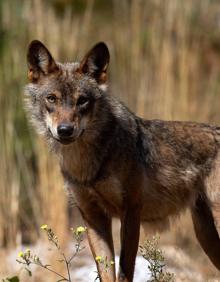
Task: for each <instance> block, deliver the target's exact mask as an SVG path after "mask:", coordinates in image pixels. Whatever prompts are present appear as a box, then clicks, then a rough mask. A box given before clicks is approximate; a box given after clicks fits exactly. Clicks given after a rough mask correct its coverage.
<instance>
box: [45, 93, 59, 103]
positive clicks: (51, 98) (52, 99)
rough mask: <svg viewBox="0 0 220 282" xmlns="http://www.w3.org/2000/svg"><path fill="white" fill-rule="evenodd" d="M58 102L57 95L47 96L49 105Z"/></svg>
mask: <svg viewBox="0 0 220 282" xmlns="http://www.w3.org/2000/svg"><path fill="white" fill-rule="evenodd" d="M56 100H57V97H56V96H55V95H48V96H47V101H48V102H49V103H55V102H56Z"/></svg>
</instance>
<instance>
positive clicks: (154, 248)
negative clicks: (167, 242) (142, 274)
mask: <svg viewBox="0 0 220 282" xmlns="http://www.w3.org/2000/svg"><path fill="white" fill-rule="evenodd" d="M158 240H159V237H158V236H154V237H153V238H152V239H151V240H146V241H145V242H144V244H143V245H142V246H140V252H141V254H142V256H143V257H144V258H145V259H146V260H147V261H148V263H149V265H148V269H149V271H150V275H151V278H150V279H149V280H147V282H174V274H172V273H169V272H166V271H165V262H164V261H165V259H164V256H163V252H162V251H161V250H160V249H159V248H158Z"/></svg>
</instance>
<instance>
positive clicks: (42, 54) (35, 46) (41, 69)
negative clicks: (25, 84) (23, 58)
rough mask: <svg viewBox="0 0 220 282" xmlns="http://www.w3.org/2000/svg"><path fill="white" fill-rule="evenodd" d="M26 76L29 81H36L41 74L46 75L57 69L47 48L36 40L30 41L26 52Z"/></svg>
mask: <svg viewBox="0 0 220 282" xmlns="http://www.w3.org/2000/svg"><path fill="white" fill-rule="evenodd" d="M27 61H28V69H29V72H28V77H29V79H30V81H32V82H34V81H37V80H38V79H39V78H40V76H41V75H48V74H49V73H52V72H54V71H57V70H58V66H57V65H56V63H55V61H54V59H53V57H52V56H51V54H50V52H49V51H48V50H47V48H46V47H45V46H44V45H43V43H41V42H40V41H38V40H34V41H32V42H31V43H30V45H29V47H28V52H27Z"/></svg>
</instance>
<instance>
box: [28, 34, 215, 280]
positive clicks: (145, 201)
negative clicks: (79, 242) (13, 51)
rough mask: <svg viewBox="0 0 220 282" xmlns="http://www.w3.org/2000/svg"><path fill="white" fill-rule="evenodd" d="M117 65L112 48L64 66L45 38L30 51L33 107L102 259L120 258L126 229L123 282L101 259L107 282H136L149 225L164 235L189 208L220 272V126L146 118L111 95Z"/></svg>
mask: <svg viewBox="0 0 220 282" xmlns="http://www.w3.org/2000/svg"><path fill="white" fill-rule="evenodd" d="M109 59H110V55H109V50H108V48H107V46H106V44H105V43H103V42H100V43H97V44H96V45H95V46H94V47H93V48H92V49H91V50H90V51H89V52H88V53H87V54H86V55H85V56H84V58H83V59H82V60H81V62H79V63H65V64H62V63H59V62H56V61H55V60H54V58H53V57H52V55H51V53H50V52H49V51H48V49H47V48H46V47H45V46H44V45H43V43H41V42H40V41H38V40H34V41H32V42H31V43H30V45H29V47H28V52H27V61H28V78H29V83H28V85H27V86H26V105H27V109H28V112H29V114H30V117H31V119H32V122H33V124H34V125H35V127H36V129H37V130H38V131H39V132H40V133H41V134H43V135H44V136H45V138H46V139H47V141H48V143H49V145H50V147H51V148H52V150H53V151H54V152H55V153H56V154H57V155H58V159H59V163H60V167H61V172H62V174H63V177H64V180H65V182H66V184H67V185H68V187H69V189H70V190H71V191H73V194H74V197H75V201H76V203H77V206H78V209H79V210H80V212H81V214H82V217H83V219H84V220H85V224H86V226H87V228H88V239H89V244H90V248H91V251H92V254H93V256H94V258H96V257H97V256H101V257H103V258H107V260H108V261H111V260H114V246H113V239H112V218H113V217H118V218H119V219H120V221H121V231H120V239H121V251H120V260H119V271H118V275H117V278H116V273H115V266H114V265H112V266H111V267H110V268H109V270H108V271H107V272H106V271H103V269H102V267H101V265H100V263H99V262H98V261H96V264H97V269H98V272H99V276H100V279H101V281H104V282H112V281H127V282H131V281H133V273H134V267H135V258H136V254H137V250H138V243H139V233H140V226H141V224H142V225H143V226H149V227H152V228H154V227H155V226H156V227H157V228H159V229H161V230H163V229H164V228H166V227H167V223H169V222H170V220H172V218H174V217H176V216H178V215H179V214H180V213H181V212H182V211H184V210H185V209H186V208H189V209H190V211H191V215H192V220H193V223H194V229H195V233H196V236H197V238H198V241H199V242H200V245H201V246H202V248H203V250H204V251H205V253H206V254H207V255H208V257H209V258H210V260H211V261H212V263H213V264H214V265H215V266H216V267H217V268H218V269H220V239H219V234H220V233H219V232H220V127H218V126H213V125H208V124H203V123H195V122H182V121H162V120H144V119H142V118H140V117H138V116H137V115H135V114H134V113H133V112H131V111H130V110H129V109H128V108H127V107H126V106H125V105H124V104H123V103H121V102H120V101H119V100H118V99H117V98H115V97H113V96H112V95H110V94H109V93H108V88H107V84H108V81H107V68H108V65H109Z"/></svg>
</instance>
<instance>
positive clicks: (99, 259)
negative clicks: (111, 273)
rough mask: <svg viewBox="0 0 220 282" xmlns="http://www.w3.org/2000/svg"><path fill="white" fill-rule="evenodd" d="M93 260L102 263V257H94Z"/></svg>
mask: <svg viewBox="0 0 220 282" xmlns="http://www.w3.org/2000/svg"><path fill="white" fill-rule="evenodd" d="M95 260H96V261H97V262H102V261H103V257H101V256H96V257H95Z"/></svg>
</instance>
